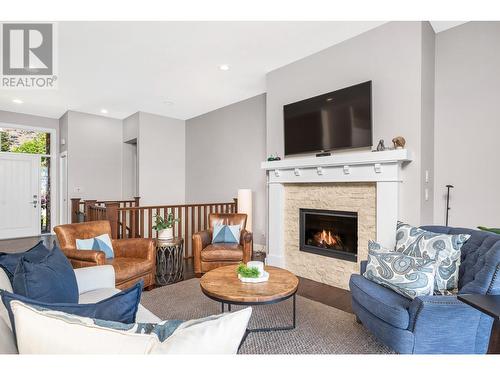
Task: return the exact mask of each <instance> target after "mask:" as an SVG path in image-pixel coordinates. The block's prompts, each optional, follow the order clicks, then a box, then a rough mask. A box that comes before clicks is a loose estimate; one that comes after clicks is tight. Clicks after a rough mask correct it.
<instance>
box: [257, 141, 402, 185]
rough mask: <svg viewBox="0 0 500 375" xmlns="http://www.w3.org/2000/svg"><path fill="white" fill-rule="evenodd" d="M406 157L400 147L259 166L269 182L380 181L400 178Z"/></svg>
mask: <svg viewBox="0 0 500 375" xmlns="http://www.w3.org/2000/svg"><path fill="white" fill-rule="evenodd" d="M409 161H411V158H410V155H409V152H408V150H406V149H402V150H390V151H380V152H370V151H362V152H356V153H349V154H338V155H332V156H322V157H307V158H289V159H285V160H279V161H266V162H263V163H262V164H261V168H262V169H265V170H267V171H268V183H282V184H284V183H301V182H303V183H315V182H379V181H400V177H399V169H400V165H401V164H402V163H403V162H409Z"/></svg>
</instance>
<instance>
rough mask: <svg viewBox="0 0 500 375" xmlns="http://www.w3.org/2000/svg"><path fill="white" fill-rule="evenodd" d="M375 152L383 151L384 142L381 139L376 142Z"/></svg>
mask: <svg viewBox="0 0 500 375" xmlns="http://www.w3.org/2000/svg"><path fill="white" fill-rule="evenodd" d="M376 151H385V144H384V140H383V139H381V140H380V141H378V145H377V150H376Z"/></svg>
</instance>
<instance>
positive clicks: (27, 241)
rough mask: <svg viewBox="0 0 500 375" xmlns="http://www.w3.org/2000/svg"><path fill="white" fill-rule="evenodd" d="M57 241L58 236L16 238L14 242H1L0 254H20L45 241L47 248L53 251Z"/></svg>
mask: <svg viewBox="0 0 500 375" xmlns="http://www.w3.org/2000/svg"><path fill="white" fill-rule="evenodd" d="M56 240H57V238H56V236H52V235H44V236H36V237H25V238H16V239H12V240H0V252H2V253H19V252H22V251H26V250H28V249H30V248H32V247H33V246H35V245H36V244H37V243H38V242H40V241H43V243H44V244H45V246H46V247H48V248H49V249H51V248H52V244H53V242H54V241H56Z"/></svg>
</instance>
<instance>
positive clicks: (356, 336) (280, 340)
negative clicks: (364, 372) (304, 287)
mask: <svg viewBox="0 0 500 375" xmlns="http://www.w3.org/2000/svg"><path fill="white" fill-rule="evenodd" d="M142 304H143V305H144V306H145V307H146V308H147V309H149V310H150V311H152V312H153V313H154V314H156V315H157V316H159V317H160V318H161V319H183V320H187V319H194V318H201V317H204V316H207V315H213V314H220V312H221V304H220V303H218V302H215V301H212V300H211V299H209V298H208V297H206V296H205V295H204V294H203V293H202V292H201V289H200V282H199V279H191V280H187V281H183V282H180V283H177V284H173V285H169V286H164V287H161V288H157V289H154V290H152V291H150V292H144V293H143V296H142ZM239 308H241V307H236V306H233V310H235V309H239ZM296 311H297V325H296V328H295V329H294V330H291V331H277V332H259V333H250V334H249V335H248V337H247V339H246V340H245V342H244V343H243V345H242V346H241V348H240V351H239V353H241V354H370V353H372V354H386V353H391V351H390V350H389V349H388V348H387V347H385V346H384V345H382V344H380V343H379V342H378V341H377V340H376V339H375V337H373V336H372V335H371V334H370V333H369V332H368V331H367V330H365V329H364V328H363V326H362V325H360V324H358V323H356V322H355V319H354V315H352V314H349V313H346V312H344V311H341V310H338V309H335V308H333V307H330V306H327V305H324V304H322V303H319V302H315V301H312V300H310V299H308V298H304V297H301V296H297V310H296ZM291 320H292V300H291V299H290V300H287V301H283V302H280V303H278V304H273V305H263V306H256V307H253V313H252V318H251V320H250V324H249V328H257V327H263V326H266V327H267V326H279V325H282V326H284V325H289V324H291Z"/></svg>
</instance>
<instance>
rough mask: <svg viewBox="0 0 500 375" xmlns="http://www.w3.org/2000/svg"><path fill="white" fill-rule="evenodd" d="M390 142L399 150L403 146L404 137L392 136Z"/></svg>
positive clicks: (404, 142)
mask: <svg viewBox="0 0 500 375" xmlns="http://www.w3.org/2000/svg"><path fill="white" fill-rule="evenodd" d="M392 143H393V145H394V148H395V149H396V150H400V149H403V148H405V145H406V139H404V138H403V137H401V136H399V137H396V138H393V139H392Z"/></svg>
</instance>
